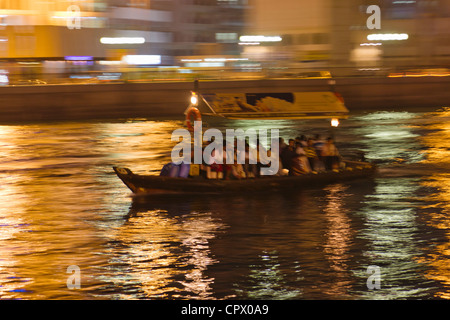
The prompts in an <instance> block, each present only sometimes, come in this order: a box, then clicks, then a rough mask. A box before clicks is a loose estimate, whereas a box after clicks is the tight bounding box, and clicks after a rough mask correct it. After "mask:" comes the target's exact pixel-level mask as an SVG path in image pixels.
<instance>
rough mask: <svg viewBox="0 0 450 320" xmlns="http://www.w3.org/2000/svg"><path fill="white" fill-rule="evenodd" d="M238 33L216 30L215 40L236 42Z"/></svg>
mask: <svg viewBox="0 0 450 320" xmlns="http://www.w3.org/2000/svg"><path fill="white" fill-rule="evenodd" d="M237 40H238V35H237V33H234V32H218V33H216V41H217V42H222V43H234V42H237Z"/></svg>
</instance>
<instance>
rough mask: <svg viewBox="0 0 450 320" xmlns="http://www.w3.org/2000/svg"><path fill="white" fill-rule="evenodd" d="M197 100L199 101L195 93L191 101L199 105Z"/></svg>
mask: <svg viewBox="0 0 450 320" xmlns="http://www.w3.org/2000/svg"><path fill="white" fill-rule="evenodd" d="M197 102H198V99H197V96H196V95H195V94H193V95H192V96H191V103H192V104H193V105H197Z"/></svg>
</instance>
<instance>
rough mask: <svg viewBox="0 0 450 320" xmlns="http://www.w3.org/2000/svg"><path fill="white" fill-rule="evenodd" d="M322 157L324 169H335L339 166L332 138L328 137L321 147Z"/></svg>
mask: <svg viewBox="0 0 450 320" xmlns="http://www.w3.org/2000/svg"><path fill="white" fill-rule="evenodd" d="M322 157H323V159H324V163H325V170H328V171H330V170H337V169H338V168H339V151H338V149H337V148H336V146H335V145H334V142H333V138H331V137H330V138H328V139H327V142H326V143H325V145H324V146H323V149H322Z"/></svg>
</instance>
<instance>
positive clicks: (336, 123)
mask: <svg viewBox="0 0 450 320" xmlns="http://www.w3.org/2000/svg"><path fill="white" fill-rule="evenodd" d="M338 125H339V119H331V126H333V127H337V126H338Z"/></svg>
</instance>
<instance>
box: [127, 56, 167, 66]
mask: <svg viewBox="0 0 450 320" xmlns="http://www.w3.org/2000/svg"><path fill="white" fill-rule="evenodd" d="M122 62H124V63H126V64H133V65H151V64H160V63H161V56H159V55H128V56H123V58H122Z"/></svg>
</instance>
